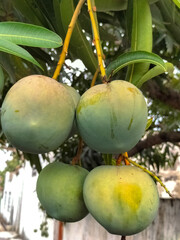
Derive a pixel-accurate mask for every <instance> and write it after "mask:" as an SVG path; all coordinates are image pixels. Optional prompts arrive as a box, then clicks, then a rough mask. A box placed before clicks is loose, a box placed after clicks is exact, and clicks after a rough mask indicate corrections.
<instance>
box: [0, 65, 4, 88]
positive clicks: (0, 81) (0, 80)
mask: <svg viewBox="0 0 180 240" xmlns="http://www.w3.org/2000/svg"><path fill="white" fill-rule="evenodd" d="M3 88H4V73H3V70H2V67H1V66H0V93H2V90H3Z"/></svg>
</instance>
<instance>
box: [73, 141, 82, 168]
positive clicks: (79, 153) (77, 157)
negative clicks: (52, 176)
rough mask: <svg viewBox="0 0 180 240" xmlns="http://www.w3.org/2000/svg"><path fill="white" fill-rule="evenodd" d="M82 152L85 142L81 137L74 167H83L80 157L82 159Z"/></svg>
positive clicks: (74, 159)
mask: <svg viewBox="0 0 180 240" xmlns="http://www.w3.org/2000/svg"><path fill="white" fill-rule="evenodd" d="M82 150H83V140H82V138H81V137H80V138H79V143H78V150H77V154H76V156H75V157H74V158H73V159H72V165H76V164H78V165H80V166H81V161H80V157H81V153H82Z"/></svg>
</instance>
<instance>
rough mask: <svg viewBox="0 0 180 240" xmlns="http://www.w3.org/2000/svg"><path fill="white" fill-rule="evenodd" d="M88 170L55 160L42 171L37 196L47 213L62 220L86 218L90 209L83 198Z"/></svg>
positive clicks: (69, 220)
mask: <svg viewBox="0 0 180 240" xmlns="http://www.w3.org/2000/svg"><path fill="white" fill-rule="evenodd" d="M87 174H88V171H87V170H86V169H84V168H82V167H79V166H73V165H69V164H64V163H62V162H53V163H50V164H48V165H47V166H46V167H45V168H43V170H42V171H41V172H40V174H39V177H38V180H37V186H36V191H37V196H38V198H39V201H40V203H41V204H42V206H43V208H44V209H45V210H46V212H47V214H48V215H49V216H51V217H52V218H55V219H57V220H59V221H62V222H75V221H79V220H81V219H82V218H84V217H85V216H86V215H87V214H88V210H87V208H86V206H85V204H84V200H83V184H84V180H85V178H86V176H87Z"/></svg>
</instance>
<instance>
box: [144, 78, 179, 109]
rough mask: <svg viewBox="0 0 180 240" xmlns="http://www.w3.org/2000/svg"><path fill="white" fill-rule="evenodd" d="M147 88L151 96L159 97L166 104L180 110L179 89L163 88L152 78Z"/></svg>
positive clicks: (153, 97)
mask: <svg viewBox="0 0 180 240" xmlns="http://www.w3.org/2000/svg"><path fill="white" fill-rule="evenodd" d="M145 89H146V90H147V92H148V96H149V97H150V98H152V99H158V100H160V101H162V102H164V103H165V104H167V105H169V106H171V107H173V108H175V109H178V110H180V93H178V92H177V91H175V90H173V89H171V88H167V87H163V88H162V87H160V86H159V85H158V84H157V83H156V82H155V81H152V80H151V81H148V82H147V83H146V87H145Z"/></svg>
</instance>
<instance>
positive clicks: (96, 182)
mask: <svg viewBox="0 0 180 240" xmlns="http://www.w3.org/2000/svg"><path fill="white" fill-rule="evenodd" d="M83 195H84V201H85V204H86V206H87V208H88V210H89V212H90V213H91V214H92V216H93V217H94V218H95V219H96V220H97V221H98V222H99V223H100V224H101V225H102V226H103V227H104V228H105V229H106V230H107V231H108V232H110V233H112V234H117V235H122V236H128V235H132V234H136V233H138V232H140V231H142V230H144V229H145V228H146V227H147V226H149V225H150V224H151V222H152V221H153V220H154V219H155V217H156V214H157V211H158V207H159V196H158V191H157V188H156V185H155V183H154V181H153V180H152V178H151V177H150V176H149V175H148V174H147V173H145V172H144V171H142V170H141V169H139V168H136V167H132V166H100V167H97V168H95V169H94V170H92V171H91V172H90V173H89V175H88V176H87V178H86V180H85V183H84V188H83Z"/></svg>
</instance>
